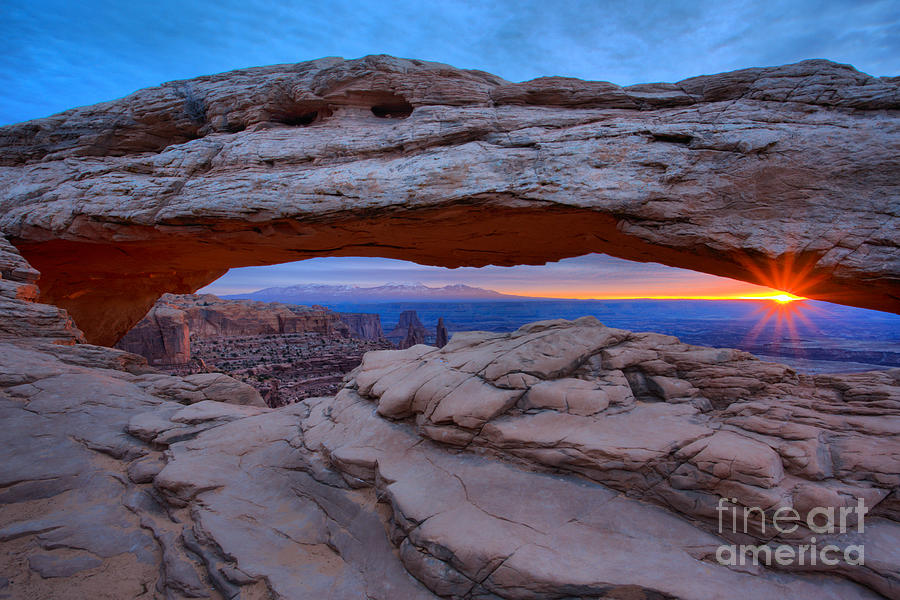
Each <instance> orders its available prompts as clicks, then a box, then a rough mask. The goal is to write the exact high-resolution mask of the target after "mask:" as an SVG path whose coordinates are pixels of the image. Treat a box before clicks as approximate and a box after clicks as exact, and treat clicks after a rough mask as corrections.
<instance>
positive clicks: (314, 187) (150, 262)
mask: <svg viewBox="0 0 900 600" xmlns="http://www.w3.org/2000/svg"><path fill="white" fill-rule="evenodd" d="M898 108H900V82H898V79H897V78H874V77H870V76H868V75H866V74H863V73H860V72H858V71H856V70H854V69H853V68H852V67H849V66H845V65H837V64H834V63H831V62H828V61H805V62H802V63H798V64H794V65H787V66H783V67H774V68H761V69H747V70H743V71H736V72H733V73H725V74H720V75H712V76H704V77H696V78H692V79H687V80H685V81H682V82H679V83H677V84H662V83H657V84H643V85H636V86H630V87H626V88H621V87H619V86H616V85H613V84H610V83H604V82H586V81H580V80H574V79H566V78H559V77H551V78H542V79H538V80H534V81H530V82H525V83H520V84H513V83H508V82H506V81H504V80H502V79H500V78H498V77H495V76H493V75H490V74H487V73H483V72H478V71H463V70H459V69H455V68H453V67H449V66H446V65H441V64H436V63H425V62H421V61H415V60H404V59H396V58H391V57H386V56H374V57H366V58H363V59H358V60H350V61H345V60H342V59H337V58H326V59H320V60H317V61H311V62H307V63H300V64H297V65H280V66H273V67H260V68H254V69H247V70H243V71H235V72H232V73H225V74H220V75H213V76H208V77H200V78H197V79H192V80H189V81H181V82H172V83H168V84H164V85H162V86H160V87H158V88H150V89H146V90H141V91H139V92H136V93H135V94H133V95H131V96H128V97H127V98H123V99H121V100H116V101H113V102H107V103H103V104H98V105H95V106H91V107H85V108H78V109H73V110H70V111H66V112H64V113H60V114H58V115H54V116H52V117H48V118H46V119H38V120H35V121H29V122H27V123H22V124H18V125H11V126H8V127H4V128H0V148H2V149H0V233H2V234H3V235H5V236H7V237H9V238H10V240H11V241H12V242H13V243H14V244H15V245H16V246H17V247H18V248H19V249H20V251H21V252H22V254H23V255H24V256H25V258H26V259H27V260H28V261H29V262H30V263H31V264H32V265H34V266H35V267H36V268H37V269H38V270H39V271H40V272H41V274H42V276H41V281H40V287H41V294H42V299H43V300H44V301H46V302H50V303H53V304H56V305H58V306H61V307H63V308H66V309H67V310H68V311H69V312H70V313H71V314H72V316H73V317H74V318H75V320H76V322H77V324H78V325H79V327H80V328H81V329H82V330H83V331H84V332H85V335H86V337H87V339H88V340H89V341H91V342H94V343H99V344H107V345H108V344H112V343H114V342H115V341H116V340H117V339H118V337H119V336H121V335H122V334H123V333H124V332H125V331H127V329H128V328H129V327H130V326H131V325H132V324H134V323H135V322H136V321H137V320H138V319H140V317H141V316H142V315H143V314H144V313H145V312H146V310H147V309H148V308H149V306H150V305H151V304H152V302H153V301H154V300H155V299H156V298H157V297H158V296H159V295H160V294H161V293H163V292H166V291H170V292H190V291H194V290H196V289H198V288H199V287H202V286H203V285H205V284H207V283H209V282H211V281H213V280H214V279H216V278H218V277H219V276H220V275H221V274H223V273H224V272H225V270H227V269H228V268H230V267H237V266H247V265H259V264H271V263H277V262H286V261H294V260H300V259H303V258H307V257H312V256H322V255H334V256H351V255H352V256H383V257H389V258H404V259H407V260H415V261H417V262H421V263H427V264H433V265H441V266H448V267H457V266H483V265H486V264H500V265H512V264H523V263H530V264H540V263H543V262H545V261H548V260H557V259H560V258H564V257H568V256H575V255H579V254H585V253H589V252H605V253H608V254H611V255H614V256H619V257H622V258H627V259H631V260H640V261H656V262H661V263H664V264H668V265H672V266H678V267H685V268H689V269H694V270H698V271H704V272H708V273H713V274H716V275H723V276H727V277H733V278H736V279H742V280H746V281H750V282H754V283H761V284H764V285H769V286H771V287H775V288H778V289H783V290H787V291H791V292H794V293H797V294H800V295H803V296H807V297H813V298H820V299H824V300H830V301H833V302H839V303H844V304H850V305H856V306H862V307H867V308H875V309H879V310H887V311H892V312H900V291H898V290H900V253H898V246H900V234H898V232H900V202H898V197H900V193H898V192H900V181H898V179H900V175H898V174H900V116H898V115H900V114H898Z"/></svg>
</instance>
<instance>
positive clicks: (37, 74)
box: [0, 0, 900, 297]
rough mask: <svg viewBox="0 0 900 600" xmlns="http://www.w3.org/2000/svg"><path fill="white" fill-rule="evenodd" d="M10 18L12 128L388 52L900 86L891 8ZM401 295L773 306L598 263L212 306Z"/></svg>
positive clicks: (704, 281)
mask: <svg viewBox="0 0 900 600" xmlns="http://www.w3.org/2000/svg"><path fill="white" fill-rule="evenodd" d="M0 17H2V18H0V54H2V56H3V60H0V125H4V124H9V123H15V122H19V121H24V120H28V119H33V118H37V117H43V116H46V115H49V114H52V113H54V112H58V111H62V110H65V109H68V108H72V107H74V106H79V105H86V104H93V103H96V102H101V101H104V100H110V99H113V98H118V97H121V96H125V95H127V94H129V93H131V92H133V91H135V90H137V89H140V88H142V87H147V86H153V85H158V84H159V83H162V82H164V81H170V80H173V79H182V78H190V77H196V76H199V75H206V74H209V73H216V72H222V71H228V70H232V69H239V68H243V67H250V66H257V65H265V64H275V63H293V62H300V61H304V60H310V59H314V58H319V57H322V56H343V57H345V58H355V57H359V56H364V55H366V54H380V53H385V54H392V55H395V56H402V57H412V58H420V59H425V60H434V61H440V62H446V63H449V64H452V65H454V66H457V67H461V68H473V69H483V70H485V71H489V72H492V73H495V74H497V75H500V76H502V77H504V78H506V79H508V80H511V81H523V80H527V79H532V78H535V77H540V76H543V75H564V76H572V77H580V78H583V79H594V80H603V81H612V82H614V83H618V84H621V85H628V84H633V83H640V82H652V81H678V80H680V79H684V78H686V77H691V76H695V75H701V74H708V73H718V72H722V71H729V70H733V69H739V68H744V67H751V66H766V65H778V64H784V63H790V62H796V61H799V60H803V59H807V58H828V59H831V60H834V61H837V62H843V63H850V64H852V65H854V66H855V67H857V68H858V69H860V70H862V71H865V72H867V73H870V74H872V75H897V74H898V73H900V10H898V9H897V2H896V1H895V0H876V1H865V0H784V1H755V2H753V1H740V0H716V1H694V0H672V1H669V2H654V1H640V0H634V1H630V2H620V1H618V0H616V1H611V0H610V1H605V0H570V1H557V2H549V1H547V0H507V1H492V2H469V1H462V0H457V1H452V0H445V1H441V2H421V1H419V0H399V1H388V0H378V1H371V2H365V1H354V0H330V1H329V2H299V1H294V2H291V1H281V2H275V1H269V0H266V1H263V0H221V1H220V2H218V3H216V10H211V9H210V4H209V3H208V2H195V1H193V0H156V1H153V2H149V1H138V0H136V1H133V2H131V1H130V2H115V1H110V0H105V1H101V0H83V1H80V2H71V1H69V0H60V1H50V0H30V1H29V2H12V1H10V0H0ZM389 281H403V282H413V281H421V282H423V283H426V284H428V285H443V284H447V283H468V284H470V285H477V286H480V287H486V288H490V289H495V290H497V291H501V292H507V293H517V294H532V295H540V296H566V297H623V296H635V297H647V296H688V297H693V296H729V297H733V296H740V295H754V294H760V293H766V292H767V291H768V290H766V288H758V287H756V286H750V285H748V284H743V283H738V282H735V281H732V280H728V279H721V278H716V277H712V276H707V275H700V274H696V273H692V272H690V271H683V270H679V269H671V268H668V267H663V266H661V265H653V264H637V263H628V262H626V261H621V260H617V259H611V258H608V257H603V256H598V255H591V256H586V257H580V258H573V259H567V260H563V261H560V262H558V263H553V264H550V265H547V266H543V267H514V268H502V267H488V268H485V269H481V270H475V269H457V270H448V269H439V268H432V267H420V266H417V265H413V264H411V263H405V262H402V261H392V260H385V259H355V258H328V259H315V260H310V261H305V262H303V263H295V264H290V265H278V266H273V267H264V268H262V267H260V268H252V269H235V270H233V271H232V272H230V273H229V274H228V275H226V276H225V277H224V278H222V279H221V280H220V281H219V282H216V283H215V284H213V285H212V286H210V287H209V288H207V290H208V291H212V292H215V293H229V292H242V291H249V290H253V289H259V288H262V287H269V286H280V285H291V284H294V283H305V282H321V283H356V284H360V285H379V284H383V283H386V282H389ZM770 293H771V292H770Z"/></svg>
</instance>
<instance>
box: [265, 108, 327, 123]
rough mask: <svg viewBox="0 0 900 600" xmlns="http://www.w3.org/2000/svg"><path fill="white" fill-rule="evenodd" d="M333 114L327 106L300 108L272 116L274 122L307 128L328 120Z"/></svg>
mask: <svg viewBox="0 0 900 600" xmlns="http://www.w3.org/2000/svg"><path fill="white" fill-rule="evenodd" d="M331 114H332V112H331V110H329V109H328V108H327V107H325V106H316V107H310V106H298V107H294V108H292V109H290V110H285V111H283V112H281V113H276V114H273V115H272V121H273V122H275V123H281V124H282V125H290V126H291V127H306V126H308V125H312V124H313V123H318V122H320V121H322V120H323V119H327V118H328V117H330V116H331Z"/></svg>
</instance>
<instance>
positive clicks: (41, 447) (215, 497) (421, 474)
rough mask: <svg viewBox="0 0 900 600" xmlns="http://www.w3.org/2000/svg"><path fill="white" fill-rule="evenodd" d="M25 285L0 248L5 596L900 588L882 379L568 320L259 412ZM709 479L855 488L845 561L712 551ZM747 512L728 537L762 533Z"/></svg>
mask: <svg viewBox="0 0 900 600" xmlns="http://www.w3.org/2000/svg"><path fill="white" fill-rule="evenodd" d="M37 276H38V273H37V271H35V270H34V269H33V268H31V267H30V266H29V265H28V263H27V262H26V261H24V260H23V259H22V257H21V256H20V255H19V254H18V253H17V252H16V251H15V250H14V249H13V248H12V247H11V246H9V245H8V244H6V243H4V242H3V240H2V239H0V417H2V420H3V424H4V427H3V428H0V551H2V553H3V558H4V561H3V565H4V570H3V571H2V572H0V595H10V596H11V597H15V598H20V597H21V598H54V599H56V598H96V599H97V600H106V599H110V600H119V599H121V598H142V599H147V600H149V599H150V598H242V599H245V600H256V599H262V598H285V599H291V600H294V599H301V598H302V599H305V598H310V599H313V598H315V599H316V600H319V599H325V600H345V599H348V598H372V599H374V600H396V599H403V600H407V599H409V600H413V599H420V598H421V599H430V598H438V597H440V598H453V599H460V600H462V599H466V600H473V599H474V600H499V599H509V600H532V599H533V600H558V599H559V598H571V597H587V598H647V599H660V598H663V599H671V598H678V599H685V600H718V599H720V598H727V597H734V596H735V594H737V595H739V596H740V597H741V598H750V599H754V600H755V599H763V598H787V597H790V598H798V599H810V600H812V599H817V600H818V599H827V600H846V599H849V598H854V599H855V598H863V599H866V598H877V597H879V596H878V594H879V593H880V594H882V595H883V596H885V597H888V598H893V597H897V595H898V590H900V588H898V582H900V556H898V549H900V543H898V540H900V523H898V516H900V498H898V495H897V489H898V473H900V448H898V443H900V442H898V440H900V435H898V434H900V397H898V389H900V385H898V382H900V370H893V371H886V372H875V373H857V374H853V375H846V376H839V375H828V376H815V377H804V376H801V375H797V374H796V373H794V372H793V371H791V370H790V369H788V368H787V367H784V366H782V365H775V364H771V363H763V362H761V361H759V360H756V359H754V358H752V357H751V356H750V355H748V354H746V353H743V352H739V351H736V350H728V349H715V348H702V347H696V346H689V345H686V344H681V343H680V342H679V341H678V340H677V339H675V338H672V337H669V336H660V335H656V334H641V333H632V332H627V331H623V330H617V329H611V328H607V327H604V326H602V325H601V324H600V323H598V322H597V321H596V320H593V319H590V318H587V319H581V320H578V321H574V322H570V321H551V322H542V323H534V324H531V325H528V326H526V327H523V328H522V329H520V330H519V331H517V332H514V333H511V334H477V333H475V334H467V335H459V334H457V335H456V336H454V337H453V339H452V340H451V342H450V343H449V344H448V345H447V346H445V347H444V348H443V349H437V348H432V347H428V346H421V345H420V346H414V347H413V348H410V349H408V350H404V351H396V352H395V351H391V352H374V353H369V354H368V355H367V356H366V360H365V362H364V363H363V364H362V365H361V366H360V367H359V368H358V369H357V370H356V371H355V372H354V373H353V374H352V376H351V377H349V378H348V380H347V382H346V386H345V387H344V389H343V390H342V391H341V392H340V393H339V394H338V395H337V396H335V397H329V398H312V399H308V400H305V401H303V402H301V403H298V404H294V405H291V406H287V407H284V408H281V409H274V410H273V409H268V408H265V407H262V406H259V404H260V402H259V398H258V396H257V397H256V401H255V402H247V403H245V404H243V405H241V404H234V402H244V401H245V400H246V399H247V398H248V390H247V389H246V386H242V384H240V383H239V382H237V381H235V380H233V379H231V378H229V377H226V376H224V375H219V376H212V377H211V378H209V379H207V378H205V377H204V378H196V376H195V377H188V378H180V377H172V376H167V375H162V374H159V373H155V372H153V371H152V370H150V369H149V368H148V367H147V364H146V361H144V360H143V359H142V358H141V357H138V356H136V355H133V354H129V353H126V352H123V351H120V350H115V349H111V348H105V347H98V346H92V345H89V344H85V343H82V342H83V337H82V335H81V332H79V331H78V330H77V329H75V328H74V326H73V325H72V322H71V319H69V317H68V315H67V314H66V313H65V311H62V310H60V309H58V308H56V307H52V306H46V305H41V304H37V303H35V302H34V299H35V297H36V296H37V293H38V292H37V288H36V286H35V285H34V281H35V280H36V279H37ZM249 394H250V395H252V390H249ZM623 491H625V492H627V493H622V492H623ZM716 495H728V496H729V497H734V498H737V499H738V501H739V502H740V503H741V504H743V505H747V504H752V505H754V506H762V507H775V506H781V505H786V506H793V507H795V508H797V510H798V511H801V512H802V511H808V510H809V508H810V507H813V506H835V507H840V506H845V505H848V504H852V503H853V502H855V501H856V499H858V498H863V499H864V500H865V501H866V503H867V505H868V506H870V507H871V512H870V514H869V515H867V518H866V530H865V533H864V534H862V535H861V536H859V537H853V536H851V537H850V538H847V537H837V538H834V539H832V538H827V541H829V542H833V543H835V544H837V545H844V544H858V543H863V544H865V547H866V564H865V567H864V568H860V567H853V566H847V565H840V566H837V567H834V568H831V567H828V568H826V567H825V566H823V565H821V564H819V565H818V566H817V567H816V568H815V569H810V568H809V567H808V566H807V567H803V568H797V569H796V570H795V569H793V568H790V569H788V570H786V571H777V572H776V571H773V570H771V569H767V568H737V569H731V568H728V567H725V566H722V565H719V564H718V563H717V562H716V561H715V559H714V556H715V549H716V548H717V547H718V546H719V545H720V544H722V543H729V542H733V541H735V540H733V539H731V538H730V537H727V536H726V537H720V536H718V535H716V534H715V533H714V528H713V527H712V525H713V523H714V521H713V519H714V518H715V517H714V516H712V515H711V514H710V508H711V506H712V502H713V498H714V497H715V496H716ZM754 525H755V524H754V523H750V527H749V529H748V531H749V533H748V534H747V535H746V536H741V538H742V539H740V540H739V542H740V543H747V542H753V543H757V542H762V541H766V537H764V536H762V535H760V532H759V531H758V529H757V528H755V527H754ZM808 536H809V532H808V531H803V530H801V531H799V532H798V533H797V535H796V537H795V538H792V539H785V540H779V539H774V540H772V542H773V543H777V542H780V541H784V542H789V543H798V542H802V541H803V540H805V539H806V538H807V537H808ZM820 543H823V542H822V541H820Z"/></svg>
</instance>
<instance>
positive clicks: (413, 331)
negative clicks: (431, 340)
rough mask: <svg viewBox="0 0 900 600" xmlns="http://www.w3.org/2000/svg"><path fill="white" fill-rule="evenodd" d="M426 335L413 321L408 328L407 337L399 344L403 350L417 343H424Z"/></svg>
mask: <svg viewBox="0 0 900 600" xmlns="http://www.w3.org/2000/svg"><path fill="white" fill-rule="evenodd" d="M424 343H425V336H424V335H423V334H422V331H421V330H420V329H417V328H416V327H414V326H413V324H412V323H410V324H409V327H407V328H406V337H405V338H403V341H402V342H400V344H399V345H398V346H397V347H398V348H400V349H401V350H403V349H405V348H412V347H413V346H415V345H417V344H424Z"/></svg>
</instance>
